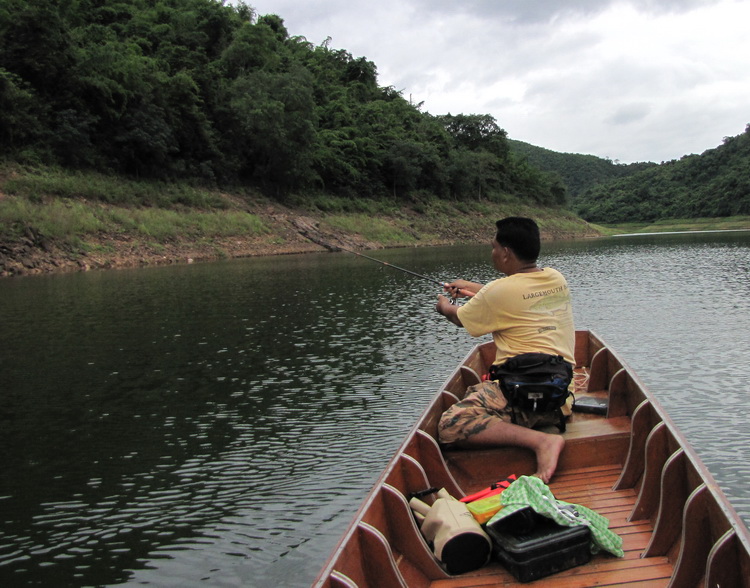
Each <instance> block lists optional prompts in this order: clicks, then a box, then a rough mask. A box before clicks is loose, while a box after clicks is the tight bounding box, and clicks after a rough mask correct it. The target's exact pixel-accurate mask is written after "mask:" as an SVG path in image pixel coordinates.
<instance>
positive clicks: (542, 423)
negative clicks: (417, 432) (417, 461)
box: [438, 381, 567, 445]
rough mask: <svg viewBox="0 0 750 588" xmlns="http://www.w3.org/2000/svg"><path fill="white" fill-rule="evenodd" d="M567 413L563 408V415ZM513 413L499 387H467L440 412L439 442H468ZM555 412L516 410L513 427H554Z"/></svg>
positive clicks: (555, 421)
mask: <svg viewBox="0 0 750 588" xmlns="http://www.w3.org/2000/svg"><path fill="white" fill-rule="evenodd" d="M566 412H567V411H566V410H565V409H563V413H564V414H565V413H566ZM512 415H513V411H512V409H511V408H510V406H508V401H507V400H506V399H505V396H504V395H503V392H502V390H501V389H500V384H498V383H497V382H492V381H487V382H482V383H481V384H476V385H474V386H469V388H468V389H467V390H466V396H465V397H464V399H463V400H460V401H459V402H457V403H456V404H454V405H453V406H451V407H450V408H449V409H448V410H446V411H445V412H444V413H443V416H442V417H440V422H439V423H438V436H439V439H440V443H443V444H446V445H448V444H453V443H460V442H461V441H465V440H467V439H468V438H469V437H471V436H472V435H476V434H478V433H481V432H482V431H484V430H485V429H486V428H487V427H488V426H490V425H491V424H492V423H494V422H497V421H503V422H506V423H510V422H512ZM558 419H559V415H558V413H557V412H551V413H549V412H528V411H525V410H516V424H517V425H521V426H522V427H527V428H529V429H532V428H534V427H546V426H549V425H555V424H557V422H558Z"/></svg>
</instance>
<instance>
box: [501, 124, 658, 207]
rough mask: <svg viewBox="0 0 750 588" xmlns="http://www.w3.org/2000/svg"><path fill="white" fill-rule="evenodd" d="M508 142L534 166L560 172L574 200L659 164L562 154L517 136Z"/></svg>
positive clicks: (572, 200)
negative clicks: (604, 185)
mask: <svg viewBox="0 0 750 588" xmlns="http://www.w3.org/2000/svg"><path fill="white" fill-rule="evenodd" d="M508 142H509V144H510V147H511V149H512V150H513V151H514V152H515V153H517V154H518V155H520V156H523V157H525V158H526V159H527V160H528V162H529V163H530V164H532V165H533V166H534V167H538V168H539V169H542V170H544V171H547V172H553V173H556V174H557V175H559V176H560V178H561V179H562V181H563V183H564V184H565V187H566V188H567V191H568V196H569V199H570V201H571V202H573V203H575V201H576V198H577V197H578V196H579V195H580V194H581V193H583V192H584V191H585V190H587V189H588V188H591V187H592V186H595V185H597V184H603V183H605V182H608V181H610V180H614V179H618V178H623V177H627V176H631V175H633V174H634V173H637V172H639V171H642V170H644V169H647V168H649V167H653V166H656V165H657V164H655V163H651V162H639V163H629V164H624V163H618V162H615V161H612V160H611V159H604V158H602V157H597V156H596V155H582V154H579V153H559V152H557V151H551V150H550V149H545V148H543V147H537V146H535V145H530V144H529V143H524V142H523V141H516V140H514V139H508Z"/></svg>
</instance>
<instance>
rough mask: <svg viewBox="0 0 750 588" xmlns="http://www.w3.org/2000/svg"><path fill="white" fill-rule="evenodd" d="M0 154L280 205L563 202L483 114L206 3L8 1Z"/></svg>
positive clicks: (236, 10)
mask: <svg viewBox="0 0 750 588" xmlns="http://www.w3.org/2000/svg"><path fill="white" fill-rule="evenodd" d="M0 157H4V158H5V159H6V160H7V161H16V162H22V163H24V164H45V165H59V166H61V167H63V168H66V169H81V170H98V171H100V172H105V173H112V174H124V175H127V176H130V177H137V178H152V179H154V178H155V179H164V180H174V179H178V178H179V179H185V178H197V179H200V180H201V181H203V182H204V183H206V182H207V183H210V184H213V185H229V184H235V185H237V184H243V185H252V186H256V187H259V188H261V189H264V190H265V191H266V193H267V194H270V195H271V196H272V197H274V198H277V199H280V200H281V199H287V198H289V197H290V195H292V194H300V193H312V192H320V193H327V194H335V195H337V196H338V197H339V199H338V202H341V201H342V200H343V201H344V202H345V201H346V200H347V199H354V198H355V197H356V198H360V199H361V198H363V197H364V198H381V197H389V198H396V199H399V200H407V199H408V200H411V201H413V202H414V201H416V202H419V201H421V200H424V199H426V198H432V197H439V198H444V199H452V200H458V201H460V200H489V201H493V202H503V201H509V200H510V201H516V200H520V201H523V202H528V203H530V204H542V205H557V204H561V203H563V202H564V200H565V189H564V186H563V185H562V183H561V182H560V180H559V179H558V178H557V177H556V176H553V175H552V174H547V173H545V172H541V171H539V170H538V169H536V168H534V167H532V166H531V165H529V164H528V163H527V162H525V161H524V160H519V159H518V158H516V157H515V156H514V154H513V153H512V152H511V150H510V149H509V146H508V141H507V137H506V133H505V131H504V130H503V129H502V128H500V127H499V126H498V124H497V122H496V121H495V120H494V119H493V118H492V117H491V116H489V115H474V114H470V115H464V114H459V115H454V116H452V115H446V116H432V115H430V114H428V113H424V112H422V111H421V110H420V106H419V105H412V104H411V103H409V101H407V100H405V99H404V98H403V97H402V96H401V94H400V93H399V92H398V91H397V90H396V89H394V88H392V87H380V86H379V85H378V81H377V70H376V67H375V64H374V63H372V62H371V61H368V60H367V59H366V58H364V57H359V58H355V57H353V56H352V55H351V54H350V53H348V52H347V51H344V50H341V49H332V48H331V47H330V46H329V43H328V42H324V43H323V44H321V45H318V46H315V45H313V44H311V43H309V42H308V41H307V40H306V39H305V38H304V37H299V36H290V34H289V33H288V31H287V29H286V28H285V26H284V22H283V20H282V19H281V18H280V17H279V16H276V15H266V16H258V15H256V14H255V13H254V10H253V9H252V8H251V7H250V6H248V5H246V4H244V3H241V2H240V3H237V4H235V5H231V6H230V5H224V3H223V2H221V1H218V0H63V1H60V0H4V1H3V3H2V5H0Z"/></svg>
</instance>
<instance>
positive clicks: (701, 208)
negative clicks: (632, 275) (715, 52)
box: [574, 125, 750, 223]
mask: <svg viewBox="0 0 750 588" xmlns="http://www.w3.org/2000/svg"><path fill="white" fill-rule="evenodd" d="M574 209H575V211H576V212H577V213H578V214H579V215H580V216H582V217H583V218H584V219H586V220H588V221H590V222H602V223H616V222H631V221H652V220H656V219H670V218H698V217H724V216H732V215H747V214H750V125H748V126H747V127H746V128H745V132H744V133H743V134H742V135H738V136H736V137H727V138H725V139H724V143H723V144H722V145H720V146H719V147H716V148H715V149H709V150H708V151H705V152H703V153H702V154H701V155H688V156H685V157H683V158H682V159H680V160H675V161H670V162H667V163H662V164H661V165H659V166H655V167H650V168H648V169H646V170H643V171H641V172H639V173H637V174H634V175H632V176H629V177H626V178H622V179H619V180H615V181H613V182H609V183H606V184H602V185H597V186H594V187H592V188H589V189H588V190H585V191H584V192H583V193H582V194H580V195H579V196H578V197H577V198H576V200H575V205H574Z"/></svg>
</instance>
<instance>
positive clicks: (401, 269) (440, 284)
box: [336, 245, 474, 298]
mask: <svg viewBox="0 0 750 588" xmlns="http://www.w3.org/2000/svg"><path fill="white" fill-rule="evenodd" d="M336 247H337V248H338V249H341V250H342V251H346V252H347V253H353V254H354V255H358V256H359V257H364V258H365V259H369V260H370V261H374V262H375V263H379V264H381V265H385V266H387V267H392V268H393V269H396V270H399V271H402V272H404V273H407V274H411V275H412V276H416V277H417V278H422V279H423V280H427V281H428V282H432V283H433V284H437V285H438V286H442V287H443V288H445V286H447V285H448V284H447V283H446V282H441V281H439V280H436V279H434V278H431V277H429V276H423V275H422V274H418V273H417V272H413V271H411V270H408V269H406V268H403V267H399V266H397V265H393V264H392V263H388V262H387V261H382V260H380V259H375V258H374V257H370V256H369V255H365V254H364V253H359V252H358V251H352V250H351V249H347V248H346V247H342V246H341V245H337V246H336ZM456 292H457V293H458V294H461V295H463V296H467V297H469V298H471V297H472V296H474V292H472V291H470V290H464V289H462V288H457V289H456Z"/></svg>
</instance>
